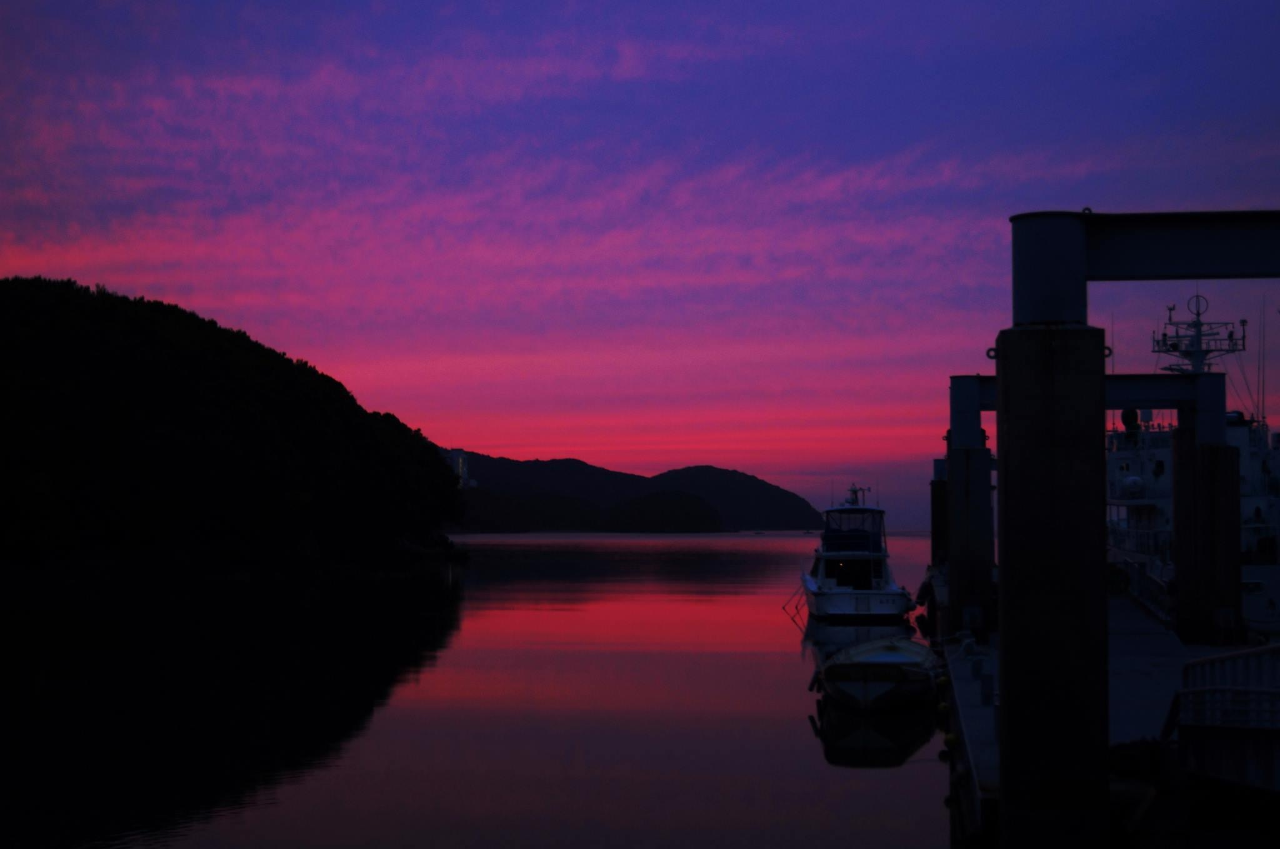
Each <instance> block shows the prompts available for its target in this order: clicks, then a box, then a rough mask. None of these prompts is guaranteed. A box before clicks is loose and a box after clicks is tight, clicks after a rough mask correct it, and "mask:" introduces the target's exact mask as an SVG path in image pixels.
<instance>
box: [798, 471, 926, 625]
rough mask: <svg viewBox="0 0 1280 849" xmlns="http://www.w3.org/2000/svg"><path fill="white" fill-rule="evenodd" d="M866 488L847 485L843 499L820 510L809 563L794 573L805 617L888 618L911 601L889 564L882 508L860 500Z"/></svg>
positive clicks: (907, 609)
mask: <svg viewBox="0 0 1280 849" xmlns="http://www.w3.org/2000/svg"><path fill="white" fill-rule="evenodd" d="M869 491H870V490H869V489H868V488H866V487H858V486H851V487H850V488H849V497H848V499H847V500H846V501H845V503H844V504H842V505H840V506H839V507H832V508H831V509H829V510H826V511H824V512H823V514H822V516H823V527H822V536H821V537H820V538H819V544H818V548H817V549H815V550H814V556H813V565H812V566H811V567H810V569H809V571H808V572H807V573H804V574H802V575H801V576H800V582H801V584H802V586H803V589H804V595H805V602H806V604H807V605H808V607H809V616H810V617H811V618H818V619H824V618H837V617H838V618H851V619H856V620H861V621H864V622H872V621H876V620H882V621H886V622H893V621H896V620H901V618H902V617H903V616H904V615H906V614H907V613H908V612H910V611H911V610H912V609H913V608H914V607H915V602H914V601H913V600H912V598H911V594H910V593H908V592H907V591H906V590H904V589H903V588H902V587H900V586H898V584H897V582H895V581H894V579H893V573H892V572H891V571H890V569H889V552H888V546H887V543H886V538H885V526H884V511H883V510H881V509H880V508H878V507H869V506H867V505H866V504H865V503H863V502H864V496H865V495H866V493H867V492H869Z"/></svg>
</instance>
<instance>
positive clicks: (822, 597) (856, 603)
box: [804, 575, 915, 623]
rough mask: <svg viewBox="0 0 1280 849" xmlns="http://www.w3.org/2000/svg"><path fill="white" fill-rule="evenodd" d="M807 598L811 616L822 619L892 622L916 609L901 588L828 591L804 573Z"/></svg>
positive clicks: (909, 597) (805, 595)
mask: <svg viewBox="0 0 1280 849" xmlns="http://www.w3.org/2000/svg"><path fill="white" fill-rule="evenodd" d="M804 578H805V581H804V597H805V603H806V604H807V605H808V607H809V615H810V616H816V617H817V618H819V619H837V618H839V619H857V620H865V621H868V622H870V621H883V622H886V623H888V622H893V621H895V620H898V619H901V618H902V617H903V616H905V615H906V614H908V613H910V612H911V611H912V610H913V609H914V608H915V602H914V601H913V600H912V599H911V596H910V595H908V594H907V593H906V592H905V591H904V590H902V589H901V588H900V587H895V588H893V589H892V590H839V589H836V590H828V589H823V588H822V587H820V586H817V585H816V583H815V582H814V581H813V580H812V579H811V578H809V576H807V575H805V576H804Z"/></svg>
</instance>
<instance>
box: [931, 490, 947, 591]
mask: <svg viewBox="0 0 1280 849" xmlns="http://www.w3.org/2000/svg"><path fill="white" fill-rule="evenodd" d="M950 522H951V516H950V514H949V512H948V510H947V482H946V480H945V479H944V480H936V479H935V480H931V481H929V563H930V564H932V566H933V567H934V568H935V569H940V568H941V567H943V566H945V565H946V563H947V556H948V551H949V546H950V539H951V537H950V531H949V527H950Z"/></svg>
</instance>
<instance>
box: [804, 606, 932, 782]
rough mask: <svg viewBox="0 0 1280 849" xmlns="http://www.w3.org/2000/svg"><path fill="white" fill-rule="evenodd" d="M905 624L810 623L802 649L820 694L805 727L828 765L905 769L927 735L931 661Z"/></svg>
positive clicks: (812, 687) (929, 733) (813, 620)
mask: <svg viewBox="0 0 1280 849" xmlns="http://www.w3.org/2000/svg"><path fill="white" fill-rule="evenodd" d="M916 636H917V634H916V629H915V627H914V625H913V624H912V623H911V622H909V621H908V620H906V619H905V618H904V619H903V620H902V621H900V622H898V623H895V624H889V625H860V624H855V623H852V622H851V621H850V620H847V619H846V620H843V621H839V620H837V621H832V620H829V619H818V618H815V617H810V618H809V619H808V620H807V621H806V622H805V627H804V640H803V645H804V648H805V651H806V652H807V653H808V655H809V656H810V658H811V659H812V661H813V677H812V678H811V679H810V681H809V689H810V691H812V692H816V693H818V694H819V700H818V702H817V704H816V706H815V708H814V713H812V714H810V715H809V725H810V727H811V728H812V729H813V733H814V736H816V737H817V738H818V739H819V740H820V741H821V742H822V754H823V757H824V758H825V759H826V761H827V763H829V764H832V765H833V766H844V767H895V766H901V765H903V764H905V763H906V762H907V761H908V760H909V759H910V758H911V756H912V755H914V754H915V753H916V752H917V751H919V750H920V749H921V748H922V747H923V746H924V745H925V744H926V743H928V742H929V741H930V739H931V738H932V737H933V732H934V728H935V724H936V722H935V717H936V705H935V699H934V692H935V689H934V673H935V671H936V670H935V663H936V661H935V658H934V657H933V655H932V653H931V652H930V651H929V649H928V647H927V646H926V645H924V644H923V643H922V642H919V641H916V640H915V639H913V638H915V637H916Z"/></svg>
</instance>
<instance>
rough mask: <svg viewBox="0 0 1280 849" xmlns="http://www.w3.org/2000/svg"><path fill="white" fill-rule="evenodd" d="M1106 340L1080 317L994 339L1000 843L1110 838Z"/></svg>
mask: <svg viewBox="0 0 1280 849" xmlns="http://www.w3.org/2000/svg"><path fill="white" fill-rule="evenodd" d="M1103 343H1104V339H1103V331H1102V330H1100V329H1098V328H1095V327H1087V326H1084V325H1082V324H1057V325H1045V324H1036V325H1022V326H1015V327H1013V328H1010V329H1008V330H1004V331H1002V332H1001V333H1000V336H999V338H998V341H997V359H996V376H997V381H998V400H997V418H996V421H997V428H998V432H999V434H1000V456H999V469H998V474H999V477H1000V487H999V492H998V497H999V514H1000V602H999V604H1000V711H999V726H1000V727H999V733H1000V797H1001V798H1000V819H1001V825H1000V831H1001V845H1002V846H1006V847H1025V846H1036V847H1047V846H1064V847H1066V846H1070V847H1079V846H1091V845H1093V846H1102V845H1106V843H1107V840H1108V827H1109V823H1108V801H1109V800H1108V782H1107V767H1108V765H1107V749H1108V736H1107V586H1106V532H1105V511H1106V486H1105V480H1106V474H1105V458H1104V453H1103V449H1102V434H1103V431H1104V427H1105V409H1104V408H1105V403H1104V382H1103V381H1104V360H1103Z"/></svg>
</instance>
